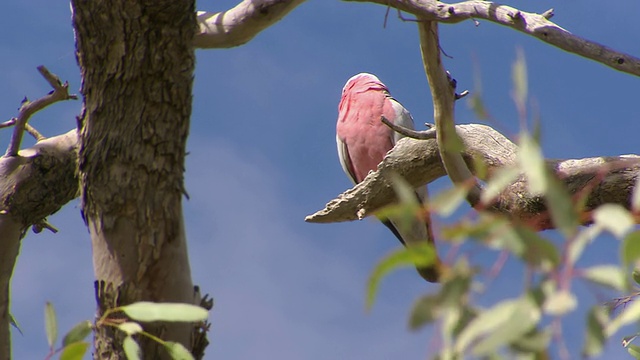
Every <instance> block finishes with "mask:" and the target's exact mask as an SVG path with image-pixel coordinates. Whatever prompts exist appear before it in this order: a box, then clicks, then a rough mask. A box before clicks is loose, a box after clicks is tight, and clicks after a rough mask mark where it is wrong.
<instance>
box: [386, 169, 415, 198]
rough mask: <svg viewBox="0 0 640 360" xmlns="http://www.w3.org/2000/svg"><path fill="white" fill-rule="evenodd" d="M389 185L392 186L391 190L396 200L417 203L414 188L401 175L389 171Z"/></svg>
mask: <svg viewBox="0 0 640 360" xmlns="http://www.w3.org/2000/svg"><path fill="white" fill-rule="evenodd" d="M390 178H391V185H392V186H393V190H394V191H395V192H396V195H397V196H398V200H400V203H402V204H418V198H416V190H415V189H414V188H412V187H411V185H409V183H408V182H407V180H405V179H404V178H403V177H402V176H400V175H398V174H396V173H391V174H390Z"/></svg>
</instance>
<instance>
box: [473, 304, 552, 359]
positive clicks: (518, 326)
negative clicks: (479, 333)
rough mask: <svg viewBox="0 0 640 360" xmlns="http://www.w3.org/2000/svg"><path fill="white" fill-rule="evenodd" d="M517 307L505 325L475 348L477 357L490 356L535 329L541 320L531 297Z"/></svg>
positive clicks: (490, 333)
mask: <svg viewBox="0 0 640 360" xmlns="http://www.w3.org/2000/svg"><path fill="white" fill-rule="evenodd" d="M516 305H517V306H516V307H515V308H514V309H513V313H512V314H511V316H509V317H508V318H507V320H506V321H505V322H504V323H503V324H501V325H500V326H499V327H497V328H496V329H495V330H494V331H491V332H489V333H488V335H487V336H486V337H484V338H482V339H481V340H480V341H479V342H478V343H477V344H476V345H475V346H474V348H473V353H474V354H475V355H477V356H483V355H488V354H490V353H492V352H493V351H496V350H498V349H499V348H500V347H502V346H504V345H506V344H509V343H511V342H513V341H515V340H518V339H519V338H521V337H522V336H524V335H525V334H527V333H528V332H530V331H531V330H532V329H535V326H536V325H537V324H538V322H539V321H540V318H541V314H540V310H539V309H538V307H537V305H536V304H535V303H534V302H533V301H532V299H531V298H530V297H529V296H525V297H523V298H521V299H519V300H518V301H517V303H516Z"/></svg>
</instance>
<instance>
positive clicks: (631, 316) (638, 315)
mask: <svg viewBox="0 0 640 360" xmlns="http://www.w3.org/2000/svg"><path fill="white" fill-rule="evenodd" d="M638 320H640V301H631V302H630V303H629V304H628V305H627V306H626V307H625V308H624V309H623V310H622V311H621V312H620V314H618V316H616V317H614V318H613V319H612V320H611V321H610V322H609V324H608V325H607V327H606V328H605V334H606V335H607V337H609V336H611V335H613V334H615V333H616V331H618V330H619V329H620V328H621V327H623V326H625V325H629V324H632V323H635V322H637V321H638Z"/></svg>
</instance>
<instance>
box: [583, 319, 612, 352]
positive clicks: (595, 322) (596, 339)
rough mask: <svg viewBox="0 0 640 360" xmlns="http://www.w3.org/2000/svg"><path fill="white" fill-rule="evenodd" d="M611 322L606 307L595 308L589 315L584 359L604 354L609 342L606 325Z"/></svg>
mask: <svg viewBox="0 0 640 360" xmlns="http://www.w3.org/2000/svg"><path fill="white" fill-rule="evenodd" d="M608 320H609V315H608V314H607V310H606V309H605V308H604V306H594V307H592V308H591V310H590V311H589V314H588V315H587V327H586V334H585V342H584V345H583V347H582V355H583V356H584V357H593V356H597V355H599V354H600V353H602V349H603V348H604V344H605V342H606V341H607V336H606V335H605V328H604V324H606V323H607V322H608Z"/></svg>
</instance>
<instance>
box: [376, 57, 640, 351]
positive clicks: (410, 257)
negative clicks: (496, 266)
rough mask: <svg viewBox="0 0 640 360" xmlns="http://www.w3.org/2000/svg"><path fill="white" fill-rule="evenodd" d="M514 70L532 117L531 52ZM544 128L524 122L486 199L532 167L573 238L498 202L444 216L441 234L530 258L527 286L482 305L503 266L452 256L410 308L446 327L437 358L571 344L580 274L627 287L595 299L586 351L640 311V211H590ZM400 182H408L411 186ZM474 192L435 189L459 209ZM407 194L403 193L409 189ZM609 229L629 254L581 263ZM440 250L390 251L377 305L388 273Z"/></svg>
mask: <svg viewBox="0 0 640 360" xmlns="http://www.w3.org/2000/svg"><path fill="white" fill-rule="evenodd" d="M513 80H514V92H513V97H514V101H515V103H516V108H517V110H518V113H519V114H520V116H521V120H522V124H524V123H525V122H526V121H525V120H526V102H527V89H526V88H527V76H526V65H525V61H524V55H523V54H522V53H521V52H519V53H518V59H517V60H516V62H515V64H514V66H513ZM471 105H472V106H474V108H475V109H476V111H477V112H480V113H482V114H487V111H486V109H485V107H484V105H483V104H482V103H481V100H480V98H479V97H477V98H474V99H473V101H472V102H471ZM538 138H539V135H537V134H536V135H533V136H532V135H530V134H529V133H528V132H527V131H525V130H523V131H522V132H521V134H520V136H519V143H518V145H519V153H518V157H517V160H518V161H517V164H516V165H514V166H512V167H508V168H503V169H501V170H499V171H497V172H494V173H493V174H491V176H490V177H489V178H488V179H487V180H485V179H483V180H485V181H486V185H485V186H484V188H483V194H482V196H481V203H482V204H483V205H489V204H491V202H492V201H494V200H495V199H496V198H497V197H498V196H500V194H501V193H502V192H503V191H504V190H505V189H506V188H507V186H509V185H510V184H511V183H512V182H513V181H515V180H516V179H518V177H520V176H521V174H524V176H525V178H526V181H527V186H528V187H527V190H528V192H529V195H531V196H537V197H540V198H541V199H544V203H545V205H546V208H545V209H543V211H544V212H545V213H544V214H543V215H545V216H548V218H549V219H550V221H551V223H552V224H553V227H554V228H555V229H557V230H558V233H559V234H560V235H562V237H563V241H562V243H561V245H557V244H556V243H554V242H552V241H550V240H549V239H547V238H546V237H545V236H544V235H543V234H541V233H539V232H538V231H537V230H536V229H535V228H532V227H530V225H528V224H526V223H524V222H522V221H519V219H514V218H513V217H510V214H499V213H495V212H491V211H490V210H482V209H480V210H478V212H477V214H476V215H475V216H474V217H465V218H462V219H459V220H458V221H457V222H456V223H454V224H452V225H448V226H444V227H443V228H442V229H441V231H440V233H439V234H438V235H437V238H438V240H439V241H448V242H451V243H455V244H460V243H464V242H468V241H473V242H474V243H476V244H479V245H481V246H485V247H487V248H489V249H491V250H494V251H498V252H500V253H501V254H504V256H506V257H512V258H515V259H518V260H519V261H520V262H521V263H522V264H523V266H524V267H525V268H526V271H525V272H524V273H525V278H524V279H523V285H525V286H523V288H522V289H521V292H520V293H519V294H518V295H516V296H512V295H509V296H511V297H509V298H503V299H499V300H497V301H495V302H494V303H493V304H491V305H490V306H488V307H481V306H479V305H477V299H478V298H479V296H480V295H482V294H483V293H486V292H488V291H489V289H490V286H491V282H492V280H493V278H494V277H495V276H496V274H495V273H494V271H493V270H492V272H490V273H489V274H486V272H482V271H479V270H478V269H477V268H474V267H473V266H472V265H470V263H469V260H468V259H467V258H466V257H464V256H460V257H459V258H458V259H456V260H454V261H453V262H452V263H450V264H448V267H447V269H446V271H445V272H444V275H443V278H442V279H441V285H440V286H439V287H438V288H437V290H436V291H434V292H432V293H429V294H426V295H423V296H422V297H420V298H419V299H417V301H416V302H415V304H414V306H413V308H412V310H411V313H410V316H409V328H410V329H413V330H417V329H420V328H422V327H424V326H426V325H435V326H437V328H438V329H439V335H440V347H439V350H438V353H437V354H434V358H440V359H457V358H464V357H466V356H469V355H471V356H473V357H478V358H491V359H499V358H502V357H506V358H514V357H515V356H520V355H524V356H525V357H524V358H536V359H538V358H542V359H544V358H549V357H555V356H552V355H550V354H549V347H550V344H551V343H552V342H553V341H555V342H558V343H559V346H558V348H560V349H562V348H564V347H565V345H564V343H563V335H562V334H563V333H562V319H563V318H565V317H566V316H567V315H569V314H572V313H575V312H576V311H577V310H578V309H580V308H579V307H578V304H579V302H581V303H584V302H585V299H582V298H581V299H579V298H578V297H577V296H576V294H575V292H574V289H573V286H574V284H575V283H576V280H582V281H584V282H586V283H588V284H589V285H590V286H591V287H594V288H598V289H602V291H605V292H606V293H608V294H611V293H613V294H616V295H617V296H618V297H616V298H613V299H612V300H611V301H608V302H607V303H600V304H597V305H594V306H592V307H591V308H590V309H589V310H588V311H587V312H586V313H585V314H584V317H585V320H586V322H585V324H586V326H585V329H584V341H583V344H584V345H583V347H582V355H583V356H585V357H593V356H597V355H599V354H601V353H602V351H603V348H604V346H605V344H606V343H607V341H609V340H610V339H611V338H612V337H616V336H619V335H616V334H618V333H619V331H621V330H622V331H626V329H627V326H629V325H632V324H637V323H638V322H639V321H640V301H634V300H635V298H636V297H637V296H638V295H640V291H639V290H638V289H637V285H639V284H640V230H635V231H634V227H635V224H636V217H634V214H632V213H631V212H629V211H628V210H627V209H625V208H624V207H622V206H620V205H613V204H605V205H602V206H600V207H599V208H597V209H595V210H593V211H592V212H590V213H585V211H584V201H585V198H584V197H579V196H575V194H570V193H569V192H568V190H567V189H566V188H565V187H564V184H563V182H561V181H560V180H559V179H558V178H557V177H556V175H555V174H554V172H553V171H552V169H550V168H549V167H548V165H547V163H546V161H545V158H544V156H543V154H542V150H541V148H540V146H539V144H538ZM477 167H479V168H482V166H477ZM639 183H640V182H639ZM396 188H400V189H399V190H400V191H404V192H406V189H403V188H401V187H396ZM400 191H399V193H400ZM466 195H467V190H466V189H464V188H461V187H459V186H458V187H453V188H451V189H449V190H446V191H443V192H441V193H440V194H436V195H435V196H433V197H432V198H431V200H430V202H429V204H428V205H427V206H428V211H429V212H431V213H437V214H439V215H442V216H449V215H450V214H452V213H453V212H454V211H455V210H456V209H457V208H458V207H459V206H460V204H461V203H463V202H464V200H465V197H466ZM582 196H584V194H582ZM399 197H400V198H403V196H402V193H400V196H399ZM630 201H631V208H632V211H634V212H636V211H638V209H640V190H638V189H637V188H636V189H635V190H634V192H633V195H632V199H630ZM402 206H404V210H403V209H402V208H400V209H399V208H396V209H395V210H394V211H395V213H396V214H404V215H405V216H414V215H415V214H416V213H420V210H419V209H418V210H417V209H416V208H415V204H410V205H407V204H404V205H400V207H402ZM585 218H587V219H589V220H591V221H592V225H590V226H589V227H582V228H581V227H580V223H581V222H583V221H585V220H584V219H585ZM604 232H608V233H610V234H612V235H613V236H615V237H616V238H617V239H619V240H620V244H619V247H620V263H619V264H598V265H592V266H589V267H580V258H581V257H582V255H583V254H584V252H585V249H586V248H587V247H588V245H589V244H591V243H592V242H593V241H594V240H595V239H596V238H597V237H598V236H600V235H601V234H603V233H604ZM432 255H433V254H432V253H431V252H430V250H429V249H422V250H421V251H416V249H402V250H398V251H396V252H394V253H392V254H391V255H389V256H388V257H386V258H385V259H384V260H383V261H381V262H380V263H379V264H378V266H377V267H376V268H375V270H374V271H373V275H372V277H371V280H370V282H369V287H368V288H367V306H368V307H370V306H372V304H373V302H374V299H375V293H376V291H377V288H378V285H379V283H380V281H381V279H382V277H383V276H384V275H386V274H388V273H390V272H391V271H393V270H395V269H398V268H400V267H405V266H408V265H413V264H420V263H424V262H428V261H430V260H431V259H432ZM478 274H485V275H484V276H482V275H481V276H478ZM639 335H640V333H632V334H630V335H627V336H624V337H623V338H622V344H623V346H624V347H625V348H626V349H627V351H628V352H629V354H630V355H631V356H632V357H634V358H636V359H640V346H637V345H635V344H634V343H633V342H634V340H635V339H636V338H637V337H638V336H639ZM561 351H562V350H561ZM564 357H566V354H565V355H564Z"/></svg>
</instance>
